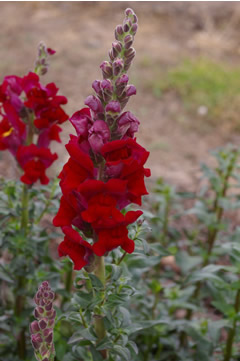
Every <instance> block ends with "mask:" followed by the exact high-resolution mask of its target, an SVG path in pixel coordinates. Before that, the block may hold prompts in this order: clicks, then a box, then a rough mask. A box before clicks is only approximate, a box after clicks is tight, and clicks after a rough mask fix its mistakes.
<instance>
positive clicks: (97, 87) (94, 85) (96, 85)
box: [92, 80, 101, 94]
mask: <svg viewBox="0 0 240 361" xmlns="http://www.w3.org/2000/svg"><path fill="white" fill-rule="evenodd" d="M100 84H101V81H100V80H94V82H93V83H92V88H93V89H94V90H95V92H96V93H97V94H98V93H99V92H100V91H101V88H100Z"/></svg>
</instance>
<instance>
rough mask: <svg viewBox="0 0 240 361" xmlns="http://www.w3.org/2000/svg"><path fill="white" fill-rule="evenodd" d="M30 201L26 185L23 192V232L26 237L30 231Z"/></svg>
mask: <svg viewBox="0 0 240 361" xmlns="http://www.w3.org/2000/svg"><path fill="white" fill-rule="evenodd" d="M28 201H29V194H28V186H27V185H26V184H24V185H23V190H22V215H21V230H22V231H23V233H24V235H27V231H28V217H29V212H28Z"/></svg>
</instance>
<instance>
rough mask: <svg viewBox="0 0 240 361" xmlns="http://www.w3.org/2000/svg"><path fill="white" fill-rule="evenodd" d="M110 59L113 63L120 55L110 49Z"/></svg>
mask: <svg viewBox="0 0 240 361" xmlns="http://www.w3.org/2000/svg"><path fill="white" fill-rule="evenodd" d="M108 55H109V58H110V60H111V61H114V59H115V58H116V57H117V56H118V53H117V52H116V50H115V49H110V50H109V52H108Z"/></svg>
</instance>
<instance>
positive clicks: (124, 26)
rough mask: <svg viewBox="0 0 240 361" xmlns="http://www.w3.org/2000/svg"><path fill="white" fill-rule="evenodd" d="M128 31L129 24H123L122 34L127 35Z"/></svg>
mask: <svg viewBox="0 0 240 361" xmlns="http://www.w3.org/2000/svg"><path fill="white" fill-rule="evenodd" d="M129 30H130V26H129V24H127V23H126V24H124V25H123V31H124V33H127V32H128V31H129Z"/></svg>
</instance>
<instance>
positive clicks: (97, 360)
mask: <svg viewBox="0 0 240 361" xmlns="http://www.w3.org/2000/svg"><path fill="white" fill-rule="evenodd" d="M90 351H91V354H92V357H93V360H94V361H103V358H102V355H101V354H100V352H98V351H97V350H96V348H95V347H94V346H92V345H91V346H90Z"/></svg>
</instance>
